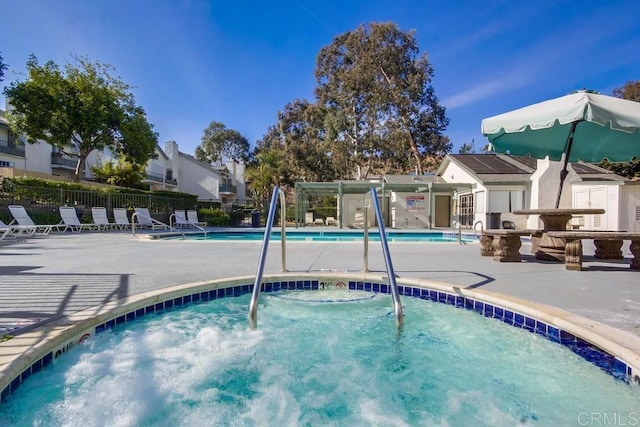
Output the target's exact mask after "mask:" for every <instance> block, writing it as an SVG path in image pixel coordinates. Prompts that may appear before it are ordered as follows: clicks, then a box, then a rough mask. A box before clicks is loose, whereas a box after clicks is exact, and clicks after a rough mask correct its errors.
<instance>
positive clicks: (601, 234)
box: [548, 230, 640, 271]
mask: <svg viewBox="0 0 640 427" xmlns="http://www.w3.org/2000/svg"><path fill="white" fill-rule="evenodd" d="M548 234H549V236H550V237H553V238H560V239H564V240H565V266H566V268H567V270H572V271H580V270H582V239H589V240H591V239H592V240H593V244H594V245H595V247H596V250H595V254H594V257H596V258H598V259H623V258H624V257H623V256H622V251H621V250H620V248H622V243H623V241H624V240H630V241H631V244H630V245H629V250H630V251H631V253H632V254H633V258H631V264H630V265H629V267H630V268H631V269H632V270H640V233H636V232H628V231H598V230H594V231H587V230H581V231H549V232H548Z"/></svg>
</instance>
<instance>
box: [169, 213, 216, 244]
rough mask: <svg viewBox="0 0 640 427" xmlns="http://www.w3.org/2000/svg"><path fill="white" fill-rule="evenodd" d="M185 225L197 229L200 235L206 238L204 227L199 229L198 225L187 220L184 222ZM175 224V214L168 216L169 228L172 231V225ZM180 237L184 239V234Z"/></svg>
mask: <svg viewBox="0 0 640 427" xmlns="http://www.w3.org/2000/svg"><path fill="white" fill-rule="evenodd" d="M186 222H187V224H189V225H192V226H193V227H195V228H197V229H198V230H200V231H202V233H203V234H204V237H205V238H206V237H207V230H205V229H204V227H200V226H199V225H198V224H196V223H194V222H191V221H189V220H186ZM174 224H176V214H175V213H172V214H171V215H169V227H171V229H172V230H173V229H174V228H177V227H174V226H173V225H174ZM182 237H185V235H184V233H182Z"/></svg>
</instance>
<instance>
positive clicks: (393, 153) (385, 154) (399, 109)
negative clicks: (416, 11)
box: [315, 23, 451, 179]
mask: <svg viewBox="0 0 640 427" xmlns="http://www.w3.org/2000/svg"><path fill="white" fill-rule="evenodd" d="M418 52H419V49H418V45H417V42H416V40H415V37H414V35H413V32H411V31H410V32H402V31H400V30H399V29H398V27H397V26H396V25H395V24H393V23H381V24H377V23H373V24H370V25H369V26H364V25H361V26H360V27H358V28H357V29H355V30H354V31H349V32H347V33H344V34H342V35H339V36H337V37H336V38H335V39H334V40H333V42H332V43H331V44H330V45H329V46H326V47H324V48H322V49H321V50H320V53H319V54H318V58H317V62H316V71H315V75H316V80H317V83H318V86H317V87H316V90H315V94H316V97H317V98H318V103H319V105H320V106H322V107H323V108H324V109H325V110H326V115H325V120H324V122H325V129H326V133H327V137H328V138H329V139H330V140H331V141H332V143H333V145H332V149H333V150H332V157H333V158H335V159H336V160H337V161H338V162H339V164H340V165H341V166H342V165H344V166H346V167H347V169H348V170H355V178H356V179H365V178H366V177H367V175H368V174H369V173H370V172H372V171H374V172H394V173H399V172H405V173H406V172H408V171H410V170H415V171H416V172H417V173H418V174H422V173H423V166H422V160H423V158H424V157H427V156H443V155H444V154H446V153H448V152H449V151H450V150H451V143H450V141H449V139H448V138H446V137H444V136H443V135H442V133H443V132H444V130H445V129H446V127H447V125H448V123H449V120H448V119H447V118H446V116H445V108H444V107H443V106H441V105H440V104H439V103H438V98H437V97H436V96H435V91H434V89H433V87H432V85H431V80H432V76H433V68H432V66H431V64H430V63H429V61H428V59H427V56H426V55H422V56H420V55H419V54H418Z"/></svg>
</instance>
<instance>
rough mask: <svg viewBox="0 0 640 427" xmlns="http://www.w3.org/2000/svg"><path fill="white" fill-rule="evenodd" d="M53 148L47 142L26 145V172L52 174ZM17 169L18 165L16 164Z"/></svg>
mask: <svg viewBox="0 0 640 427" xmlns="http://www.w3.org/2000/svg"><path fill="white" fill-rule="evenodd" d="M52 151H53V147H52V146H51V144H48V143H46V142H39V143H37V144H26V145H25V150H24V152H25V156H24V157H25V167H24V169H25V170H29V171H34V172H41V173H47V174H51V153H52ZM16 167H18V165H17V164H16Z"/></svg>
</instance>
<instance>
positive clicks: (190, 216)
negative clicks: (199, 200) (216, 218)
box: [187, 210, 207, 227]
mask: <svg viewBox="0 0 640 427" xmlns="http://www.w3.org/2000/svg"><path fill="white" fill-rule="evenodd" d="M187 221H189V223H191V224H195V225H197V226H198V227H206V226H207V223H206V222H204V221H200V220H198V211H196V210H189V211H187Z"/></svg>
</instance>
